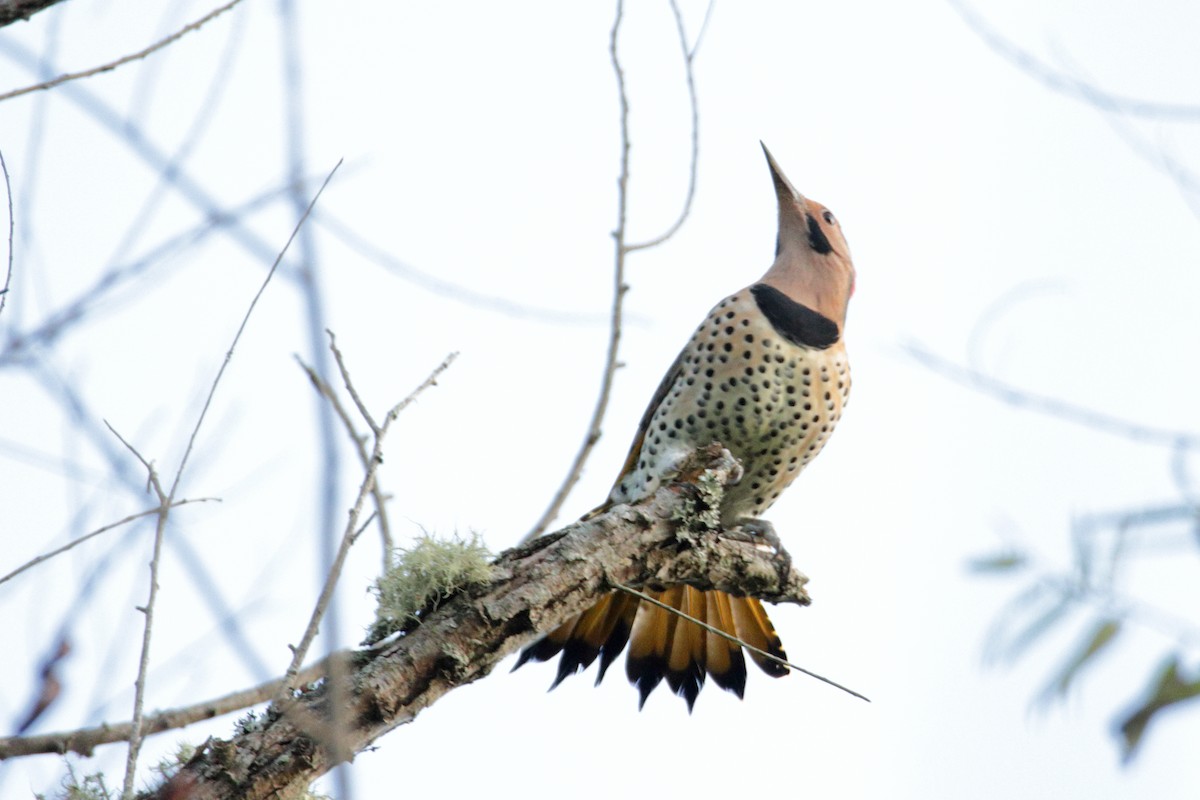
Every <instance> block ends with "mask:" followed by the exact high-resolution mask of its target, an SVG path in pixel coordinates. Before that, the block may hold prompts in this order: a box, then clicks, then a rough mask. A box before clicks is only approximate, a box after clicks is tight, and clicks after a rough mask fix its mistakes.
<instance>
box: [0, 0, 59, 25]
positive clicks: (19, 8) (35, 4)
mask: <svg viewBox="0 0 1200 800" xmlns="http://www.w3.org/2000/svg"><path fill="white" fill-rule="evenodd" d="M61 2H62V0H3V2H0V27H3V26H5V25H11V24H12V23H14V22H17V21H18V20H26V19H29V18H30V17H31V16H32V15H33V14H35V13H37V12H38V11H42V10H44V9H47V8H49V7H50V6H52V5H55V4H56V3H61Z"/></svg>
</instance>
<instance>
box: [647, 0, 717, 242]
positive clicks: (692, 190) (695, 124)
mask: <svg viewBox="0 0 1200 800" xmlns="http://www.w3.org/2000/svg"><path fill="white" fill-rule="evenodd" d="M670 2H671V13H672V14H674V15H675V27H676V29H678V31H679V49H680V51H681V52H682V53H683V71H684V75H685V77H686V78H687V88H688V101H689V103H690V104H691V108H692V163H691V166H690V167H689V168H688V188H687V197H686V198H685V199H684V201H683V210H682V211H680V212H679V218H678V219H676V220H675V222H674V224H673V225H671V227H669V228H667V230H666V231H665V232H663V233H662V234H661V235H660V236H656V237H655V238H653V239H650V240H648V241H645V242H639V243H638V244H631V245H627V246H626V248H625V252H626V253H632V252H634V251H635V250H645V249H647V248H650V247H657V246H658V245H660V244H662V243H663V242H665V241H667V240H668V239H670V238H671V237H672V236H674V235H675V234H676V232H678V230H679V229H680V228H682V227H683V223H685V222H687V218H688V215H689V214H691V213H692V200H693V199H695V197H696V173H697V164H698V162H699V161H700V108H699V106H698V105H697V103H696V82H695V79H694V75H693V72H692V59H694V58H695V57H696V51H697V50H699V49H700V41H701V39H702V37H703V34H704V28H705V27H707V25H708V18H709V14H711V13H712V6H713V3H712V2H710V3H709V4H708V10H707V11H705V12H704V25H703V26H702V27H701V29H700V33H701V35H700V36H698V37H696V45H695V46H694V47H691V48H690V49H689V47H688V39H687V31H686V30H685V29H684V27H683V13H682V12H681V11H680V10H679V3H678V0H670ZM713 2H715V0H713Z"/></svg>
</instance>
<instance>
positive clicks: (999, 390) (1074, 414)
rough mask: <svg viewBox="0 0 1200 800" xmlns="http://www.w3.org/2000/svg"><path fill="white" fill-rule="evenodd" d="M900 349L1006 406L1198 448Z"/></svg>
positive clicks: (1191, 441)
mask: <svg viewBox="0 0 1200 800" xmlns="http://www.w3.org/2000/svg"><path fill="white" fill-rule="evenodd" d="M904 350H905V351H906V352H907V353H908V354H909V355H910V356H912V357H913V358H914V359H916V360H917V361H918V362H920V363H921V364H922V365H923V366H925V367H927V368H928V369H930V370H933V371H934V372H936V373H938V374H939V375H942V376H943V377H946V378H949V379H950V380H952V381H955V382H956V383H960V384H962V385H964V386H968V387H970V388H972V389H975V390H977V391H980V392H982V393H984V394H987V395H990V396H991V397H994V398H995V399H997V400H1000V401H1001V402H1003V403H1007V404H1008V405H1010V406H1016V407H1017V408H1027V409H1029V410H1031V411H1036V412H1038V413H1040V414H1045V415H1047V416H1051V417H1056V418H1058V419H1062V420H1065V421H1067V422H1070V423H1073V424H1075V425H1082V426H1083V427H1085V428H1091V429H1092V430H1097V431H1101V432H1103V433H1109V434H1113V435H1115V436H1122V437H1124V438H1126V439H1132V440H1133V441H1135V442H1140V443H1142V444H1151V445H1157V446H1160V447H1185V448H1189V449H1196V448H1200V434H1195V433H1189V432H1187V431H1172V430H1167V429H1165V428H1154V427H1151V426H1149V425H1142V424H1140V423H1137V422H1129V421H1128V420H1123V419H1121V418H1119V417H1114V416H1110V415H1108V414H1103V413H1101V412H1099V411H1094V410H1092V409H1090V408H1086V407H1084V406H1077V405H1074V404H1073V403H1068V402H1065V401H1063V400H1059V399H1057V398H1054V397H1047V396H1045V395H1040V394H1034V393H1033V392H1027V391H1025V390H1023V389H1019V388H1017V387H1015V386H1013V385H1011V384H1008V383H1005V382H1004V381H1001V380H998V379H996V378H993V377H991V376H990V375H985V374H983V373H982V372H979V371H977V370H974V369H970V368H969V367H963V366H960V365H958V364H955V363H954V362H952V361H949V360H948V359H944V358H942V357H941V356H938V355H935V354H934V353H932V352H931V351H929V350H926V349H925V348H924V347H922V346H921V345H918V344H915V343H911V344H908V345H906V346H905V347H904Z"/></svg>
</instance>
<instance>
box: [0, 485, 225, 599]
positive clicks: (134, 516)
mask: <svg viewBox="0 0 1200 800" xmlns="http://www.w3.org/2000/svg"><path fill="white" fill-rule="evenodd" d="M210 501H213V502H220V498H218V497H197V498H193V499H185V500H176V501H175V502H173V503H171V507H172V508H178V507H179V506H186V505H188V504H189V503H207V502H210ZM160 508H161V507H160V506H155V507H154V508H148V509H146V510H145V511H139V512H138V513H136V514H130V515H129V516H128V517H125V518H124V519H119V520H117V521H116V522H110V523H109V524H107V525H105V526H103V527H100V528H97V529H96V530H94V531H92V532H91V533H85V534H84V535H83V536H80V537H79V538H78V539H72V540H71V541H69V542H67V543H66V544H64V545H63V546H62V547H59V548H57V549H55V550H51V551H50V552H49V553H43V554H42V555H40V556H38V557H37V558H34V559H32V560H30V561H27V562H25V563H24V564H22V565H21V566H19V567H17V568H16V569H14V570H13V571H12V572H10V573H8V574H7V575H5V576H4V577H2V578H0V583H4V582H5V581H7V580H10V579H12V578H15V577H17V576H18V575H20V574H21V573H22V572H24V571H25V570H27V569H31V568H33V567H36V566H37V565H38V564H41V563H42V562H43V561H49V560H50V559H52V558H54V557H55V556H57V555H60V554H62V553H65V552H67V551H68V550H70V549H72V548H73V547H76V546H77V545H81V544H83V543H84V542H86V541H87V540H88V539H91V538H92V537H94V536H99V535H100V534H102V533H106V532H108V531H111V530H113V529H114V528H119V527H121V526H122V525H125V524H128V523H130V522H133V521H134V520H135V519H141V518H142V517H148V516H150V515H151V514H157V513H158V512H159V510H160Z"/></svg>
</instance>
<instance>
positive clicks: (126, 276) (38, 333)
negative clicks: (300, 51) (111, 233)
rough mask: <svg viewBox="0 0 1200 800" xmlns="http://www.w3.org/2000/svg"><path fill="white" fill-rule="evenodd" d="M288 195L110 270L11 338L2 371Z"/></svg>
mask: <svg viewBox="0 0 1200 800" xmlns="http://www.w3.org/2000/svg"><path fill="white" fill-rule="evenodd" d="M285 191H287V189H286V187H285V188H275V189H271V190H270V191H267V192H263V193H261V194H259V195H257V196H256V197H253V198H251V199H250V200H247V201H246V202H245V203H242V204H241V205H239V206H236V207H234V208H230V209H228V210H225V211H222V212H221V213H220V214H213V215H207V216H205V217H204V220H203V221H202V222H201V223H200V224H198V225H195V226H192V227H190V228H188V229H187V230H185V231H183V232H181V233H179V234H176V235H174V236H172V237H170V238H168V239H166V240H164V241H162V242H161V243H159V244H157V245H155V246H154V247H152V248H151V249H149V250H148V251H146V253H145V254H144V255H142V256H141V257H139V258H137V259H135V260H133V261H130V262H128V263H125V264H121V265H117V266H112V267H110V268H109V269H108V270H106V271H105V272H104V274H103V275H101V276H100V277H99V278H97V279H96V281H95V282H94V283H92V284H90V285H89V286H87V287H86V288H84V289H83V290H81V291H80V292H79V293H78V294H77V295H76V297H75V299H73V300H71V301H69V302H67V303H65V304H64V305H62V306H61V307H60V308H59V309H58V310H56V311H52V312H49V313H47V314H46V315H45V317H44V319H43V321H42V322H41V323H40V324H38V326H37V327H36V328H34V329H32V330H28V331H24V332H21V333H14V334H12V335H10V336H9V338H8V340H7V341H5V342H4V347H3V349H2V350H0V367H3V366H7V365H8V364H11V363H13V362H15V361H19V360H21V359H23V358H28V357H29V355H30V350H32V348H34V347H35V346H43V347H45V346H48V345H50V344H52V343H53V341H54V340H55V339H56V338H58V337H60V336H62V335H63V334H64V333H66V332H67V331H69V330H71V328H72V327H73V326H75V325H77V324H79V323H80V322H82V321H83V320H85V319H87V318H88V315H89V314H90V313H91V312H92V311H93V310H94V309H95V308H97V307H101V306H103V307H105V308H107V309H112V308H113V307H114V306H115V304H114V303H113V301H112V294H113V292H114V291H115V290H116V289H118V288H120V287H121V286H123V285H124V284H125V283H126V282H128V281H131V280H133V279H135V278H139V277H142V276H143V275H145V274H146V273H147V271H148V270H151V269H153V268H155V267H156V266H161V265H162V264H164V263H166V260H167V257H168V256H170V255H172V254H173V253H177V252H181V251H184V250H186V249H189V248H195V247H196V246H197V245H199V244H200V243H202V242H203V241H204V240H205V238H206V237H208V236H210V235H211V234H213V233H215V232H217V231H219V230H221V229H222V228H225V227H227V226H229V225H231V224H235V223H236V222H237V221H238V220H240V219H241V218H242V217H243V216H244V215H246V214H249V213H250V212H252V211H256V210H258V209H260V208H262V207H263V206H265V205H267V204H268V203H271V202H273V201H275V200H276V199H278V197H279V195H281V194H282V193H283V192H285Z"/></svg>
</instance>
